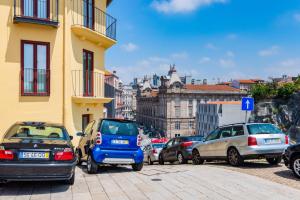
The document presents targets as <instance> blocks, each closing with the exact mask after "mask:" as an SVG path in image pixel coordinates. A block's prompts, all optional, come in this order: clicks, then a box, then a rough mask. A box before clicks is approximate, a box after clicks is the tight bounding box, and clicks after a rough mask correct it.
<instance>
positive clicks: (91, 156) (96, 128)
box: [76, 119, 144, 174]
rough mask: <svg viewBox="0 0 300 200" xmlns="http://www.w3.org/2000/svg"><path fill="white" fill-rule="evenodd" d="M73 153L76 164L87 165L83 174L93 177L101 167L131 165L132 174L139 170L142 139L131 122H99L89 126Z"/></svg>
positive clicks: (115, 120)
mask: <svg viewBox="0 0 300 200" xmlns="http://www.w3.org/2000/svg"><path fill="white" fill-rule="evenodd" d="M77 135H78V136H81V139H80V141H79V146H78V147H77V149H76V156H77V158H78V164H81V163H82V161H86V162H87V171H88V173H90V174H94V173H96V172H97V170H98V166H99V165H102V164H111V165H131V166H132V168H133V170H134V171H140V170H142V168H143V160H144V155H143V151H142V149H141V142H142V138H141V136H140V135H139V133H138V128H137V125H136V123H135V122H133V121H129V120H119V119H102V120H96V121H92V122H90V123H89V124H88V125H87V127H86V129H85V131H84V133H78V134H77Z"/></svg>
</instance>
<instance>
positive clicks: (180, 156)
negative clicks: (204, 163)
mask: <svg viewBox="0 0 300 200" xmlns="http://www.w3.org/2000/svg"><path fill="white" fill-rule="evenodd" d="M177 160H178V162H179V164H186V163H187V160H186V159H185V158H184V157H183V155H182V153H178V154H177Z"/></svg>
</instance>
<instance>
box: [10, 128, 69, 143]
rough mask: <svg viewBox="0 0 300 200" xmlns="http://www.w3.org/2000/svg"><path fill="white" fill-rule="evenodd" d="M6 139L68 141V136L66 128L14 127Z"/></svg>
mask: <svg viewBox="0 0 300 200" xmlns="http://www.w3.org/2000/svg"><path fill="white" fill-rule="evenodd" d="M5 138H6V139H10V138H22V139H43V140H45V139H47V140H66V139H67V138H68V137H67V134H66V131H65V129H64V128H62V127H56V126H47V125H37V126H35V125H14V126H13V127H11V128H10V130H9V131H8V132H7V133H6V135H5Z"/></svg>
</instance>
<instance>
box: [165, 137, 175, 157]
mask: <svg viewBox="0 0 300 200" xmlns="http://www.w3.org/2000/svg"><path fill="white" fill-rule="evenodd" d="M173 143H174V139H172V140H170V141H169V142H168V143H167V144H166V148H165V149H163V150H162V151H163V158H164V160H165V161H169V160H170V157H171V153H170V149H171V148H172V146H173Z"/></svg>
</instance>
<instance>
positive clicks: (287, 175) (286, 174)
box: [274, 170, 300, 181]
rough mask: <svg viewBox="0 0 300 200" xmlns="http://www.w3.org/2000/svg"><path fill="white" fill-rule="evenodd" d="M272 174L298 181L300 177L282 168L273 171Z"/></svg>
mask: <svg viewBox="0 0 300 200" xmlns="http://www.w3.org/2000/svg"><path fill="white" fill-rule="evenodd" d="M274 174H276V175H277V176H280V177H282V178H286V179H291V180H295V181H300V179H298V178H296V177H295V176H294V174H293V172H292V170H282V171H278V172H274Z"/></svg>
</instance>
